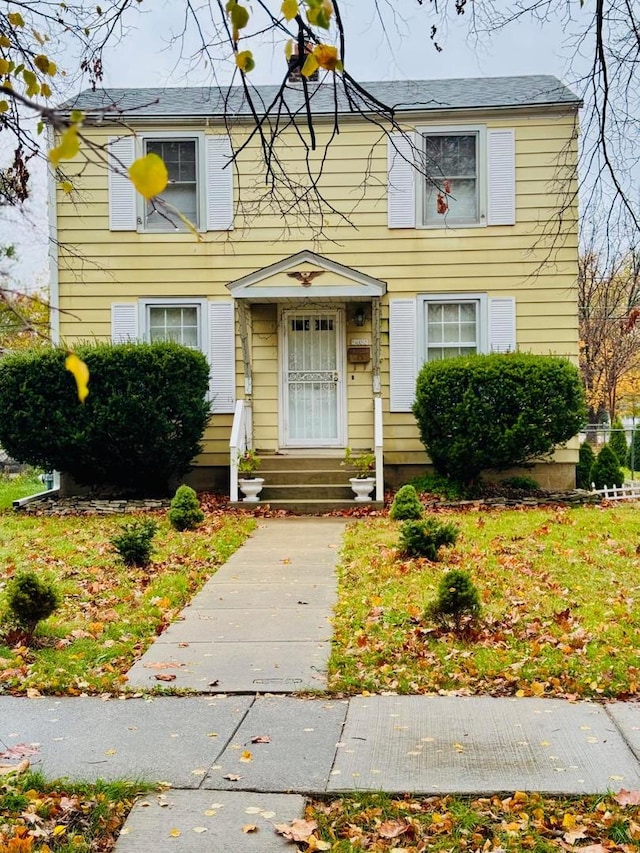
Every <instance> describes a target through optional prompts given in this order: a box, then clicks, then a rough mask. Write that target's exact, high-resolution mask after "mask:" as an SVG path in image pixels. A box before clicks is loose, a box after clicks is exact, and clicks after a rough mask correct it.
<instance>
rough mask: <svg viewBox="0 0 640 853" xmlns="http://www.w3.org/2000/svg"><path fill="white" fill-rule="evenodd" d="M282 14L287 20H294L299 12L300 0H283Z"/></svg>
mask: <svg viewBox="0 0 640 853" xmlns="http://www.w3.org/2000/svg"><path fill="white" fill-rule="evenodd" d="M281 11H282V14H283V15H284V16H285V18H286V19H287V21H292V20H293V19H294V18H295V16H296V15H297V14H298V11H299V10H298V0H282V6H281Z"/></svg>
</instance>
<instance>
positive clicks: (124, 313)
mask: <svg viewBox="0 0 640 853" xmlns="http://www.w3.org/2000/svg"><path fill="white" fill-rule="evenodd" d="M138 339H139V335H138V303H137V302H112V303H111V341H112V343H114V344H128V343H132V342H134V341H137V340H138Z"/></svg>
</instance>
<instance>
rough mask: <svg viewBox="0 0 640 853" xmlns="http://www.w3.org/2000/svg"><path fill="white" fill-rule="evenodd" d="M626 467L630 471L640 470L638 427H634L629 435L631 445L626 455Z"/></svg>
mask: <svg viewBox="0 0 640 853" xmlns="http://www.w3.org/2000/svg"><path fill="white" fill-rule="evenodd" d="M627 468H631V470H632V471H639V470H640V427H636V429H634V431H633V435H632V436H631V445H630V446H629V454H628V456H627Z"/></svg>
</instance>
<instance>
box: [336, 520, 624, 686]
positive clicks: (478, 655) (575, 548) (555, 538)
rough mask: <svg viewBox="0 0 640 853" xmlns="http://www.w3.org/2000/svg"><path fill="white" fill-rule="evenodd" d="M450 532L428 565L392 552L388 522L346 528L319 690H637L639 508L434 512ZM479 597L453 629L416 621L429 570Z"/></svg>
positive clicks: (430, 586)
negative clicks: (469, 625) (478, 607)
mask: <svg viewBox="0 0 640 853" xmlns="http://www.w3.org/2000/svg"><path fill="white" fill-rule="evenodd" d="M440 517H441V518H443V519H444V520H447V521H454V522H455V523H456V524H458V525H459V527H460V537H459V539H458V542H457V544H456V545H455V546H454V547H453V548H451V549H445V550H444V551H442V552H441V561H440V562H438V563H430V562H428V561H426V560H424V559H408V558H405V557H404V556H403V555H402V554H401V553H399V552H398V547H397V543H398V533H399V525H400V523H399V522H393V521H391V520H389V519H388V518H377V519H367V520H361V521H358V522H356V523H355V524H354V525H352V526H351V527H350V528H349V530H348V532H347V535H346V538H345V545H344V550H343V562H342V566H341V568H340V594H339V604H338V606H337V609H336V615H335V620H334V644H333V653H332V658H331V663H330V687H331V689H332V690H333V691H340V692H345V693H360V692H371V693H377V692H380V691H394V692H397V693H433V692H447V691H458V692H463V693H488V694H492V695H496V696H501V695H517V696H532V695H533V696H558V697H562V696H564V697H569V698H578V697H593V698H601V699H604V698H609V697H616V698H624V699H626V698H630V697H634V698H637V697H638V696H639V695H640V671H639V662H638V652H637V650H638V648H640V572H639V567H640V558H639V556H638V553H637V549H638V548H639V546H640V538H639V536H638V529H639V528H638V518H639V517H638V508H637V506H635V505H627V506H624V507H623V506H617V507H612V508H603V507H593V506H592V507H581V508H574V509H564V508H552V507H550V508H542V509H533V510H502V511H499V510H496V511H478V510H474V511H466V512H459V511H442V512H441V514H440ZM451 568H457V569H463V570H466V571H468V572H469V573H470V574H471V576H472V578H473V580H474V582H475V584H476V585H477V587H478V589H479V592H480V597H481V600H482V604H483V612H482V615H481V620H480V623H479V624H478V625H477V626H476V628H475V629H474V630H472V631H470V632H469V633H468V634H467V636H464V637H460V636H458V635H456V634H454V633H452V632H449V631H447V630H445V629H442V628H439V627H437V626H436V625H435V624H434V623H433V622H432V621H431V620H430V619H429V618H427V617H425V615H424V614H425V608H426V605H427V604H428V602H429V601H431V600H432V599H433V598H434V597H435V593H436V588H437V585H438V581H439V578H440V577H441V575H442V573H443V572H444V571H446V570H448V569H451Z"/></svg>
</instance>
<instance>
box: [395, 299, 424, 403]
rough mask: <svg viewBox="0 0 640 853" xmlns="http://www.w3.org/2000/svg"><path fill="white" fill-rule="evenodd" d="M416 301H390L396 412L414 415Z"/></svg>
mask: <svg viewBox="0 0 640 853" xmlns="http://www.w3.org/2000/svg"><path fill="white" fill-rule="evenodd" d="M416 343H417V335H416V302H415V299H391V300H390V301H389V373H390V377H389V382H390V389H389V398H390V410H391V411H392V412H410V411H411V406H412V404H413V401H414V398H415V393H416Z"/></svg>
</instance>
